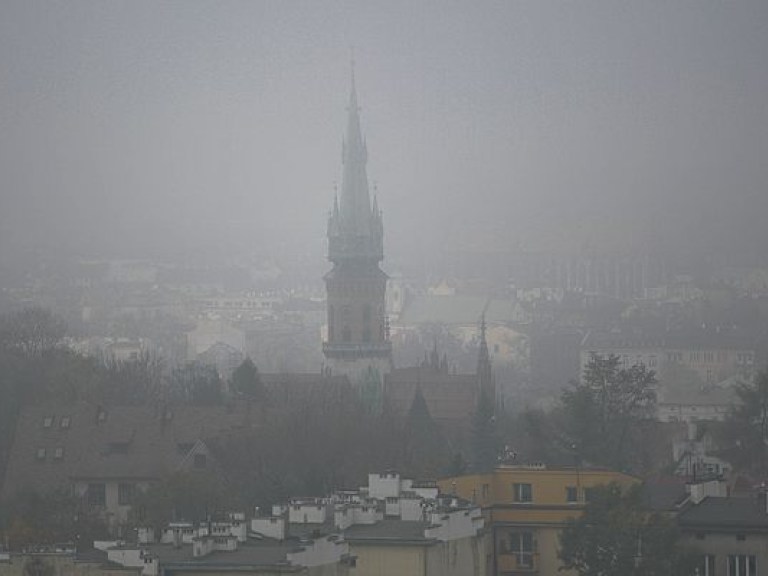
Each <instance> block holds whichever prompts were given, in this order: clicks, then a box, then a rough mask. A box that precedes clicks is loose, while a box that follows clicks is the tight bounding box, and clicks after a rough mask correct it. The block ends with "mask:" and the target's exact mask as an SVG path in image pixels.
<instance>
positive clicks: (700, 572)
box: [693, 554, 715, 576]
mask: <svg viewBox="0 0 768 576" xmlns="http://www.w3.org/2000/svg"><path fill="white" fill-rule="evenodd" d="M693 574H694V576H715V557H714V555H712V554H705V555H704V556H701V557H700V558H699V564H698V566H696V570H695V571H694V573H693Z"/></svg>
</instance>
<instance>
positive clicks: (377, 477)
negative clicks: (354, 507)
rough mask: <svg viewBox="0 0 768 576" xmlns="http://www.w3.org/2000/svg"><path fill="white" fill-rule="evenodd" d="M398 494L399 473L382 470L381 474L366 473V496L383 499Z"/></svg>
mask: <svg viewBox="0 0 768 576" xmlns="http://www.w3.org/2000/svg"><path fill="white" fill-rule="evenodd" d="M399 495H400V474H398V473H397V472H384V473H383V474H368V496H369V497H370V498H376V499H379V500H383V499H384V498H394V497H397V496H399Z"/></svg>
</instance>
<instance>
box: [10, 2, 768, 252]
mask: <svg viewBox="0 0 768 576" xmlns="http://www.w3.org/2000/svg"><path fill="white" fill-rule="evenodd" d="M352 46H354V52H355V60H356V62H357V85H358V93H359V96H360V101H361V105H362V108H363V109H362V123H363V130H364V131H365V133H366V136H367V140H368V148H369V166H368V175H369V178H370V180H371V182H372V184H374V183H375V184H376V185H377V186H378V190H379V202H380V205H381V207H382V209H383V210H384V217H385V234H386V237H387V239H386V244H387V251H388V257H389V258H390V259H391V260H395V261H396V260H397V259H398V258H402V257H404V255H405V254H408V253H417V252H420V251H423V252H426V253H429V252H430V251H431V250H435V249H437V247H439V246H440V245H443V244H446V245H449V246H457V245H467V246H469V247H472V248H504V247H509V246H521V247H523V248H531V249H534V248H542V247H543V248H548V247H555V248H561V247H569V248H571V249H575V248H580V247H584V246H591V247H596V246H601V245H611V246H618V245H623V244H635V245H637V244H645V245H648V244H651V245H658V244H664V243H670V242H675V243H679V244H685V245H698V246H702V245H705V244H706V245H712V246H719V245H724V244H727V245H730V246H737V247H755V246H758V247H765V246H767V245H768V241H767V240H768V233H766V230H768V226H766V225H765V223H764V220H765V217H766V216H768V66H766V61H765V59H766V55H767V54H768V3H767V2H765V1H764V0H755V1H740V2H721V1H716V2H715V1H712V2H708V1H705V0H692V1H683V0H676V1H674V2H669V1H658V2H657V1H653V0H644V1H642V2H630V1H626V2H623V1H616V0H610V1H601V2H598V1H588V0H587V1H579V2H543V1H541V0H533V1H530V2H515V1H506V2H470V1H467V2H448V1H439V2H431V1H423V2H390V1H387V2H384V1H381V2H335V1H310V2H294V1H290V2H283V1H275V2H261V1H256V0H253V1H240V2H237V1H215V2H214V1H206V2H202V1H194V0H180V1H176V2H170V1H168V2H156V1H152V2H142V1H135V0H131V1H124V2H117V1H114V2H113V1H92V2H83V1H73V0H67V1H60V2H57V1H46V2H37V1H31V0H18V1H17V0H4V1H3V2H2V3H0V253H2V254H5V255H7V254H8V253H11V252H17V251H20V250H29V249H30V248H33V247H34V248H36V249H39V250H49V249H50V250H52V249H59V250H69V251H71V252H75V253H82V254H85V255H96V254H98V253H102V254H107V253H120V254H121V255H123V256H132V255H141V254H143V253H153V252H154V253H157V252H160V250H159V248H158V247H159V246H160V245H167V246H169V247H170V248H171V251H179V250H187V251H195V250H205V251H208V252H212V253H224V252H229V251H231V252H236V253H248V252H251V251H258V250H260V249H261V248H263V247H265V246H269V247H272V246H277V247H279V248H280V250H282V251H283V252H284V253H285V252H292V253H302V254H303V253H306V254H309V255H316V254H319V255H321V256H322V251H323V250H324V244H323V237H324V234H325V223H326V220H325V219H326V214H327V212H328V210H329V208H330V206H331V201H332V197H333V190H334V183H335V182H338V180H339V178H340V174H341V162H340V160H341V136H342V133H343V130H344V122H345V104H346V101H347V97H348V89H349V60H350V49H351V47H352Z"/></svg>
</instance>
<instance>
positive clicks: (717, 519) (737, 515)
mask: <svg viewBox="0 0 768 576" xmlns="http://www.w3.org/2000/svg"><path fill="white" fill-rule="evenodd" d="M678 523H679V526H680V529H681V530H682V533H683V540H684V543H685V545H687V546H689V547H690V548H692V549H694V550H698V551H699V552H700V553H701V560H700V566H699V571H698V572H697V573H698V574H699V575H700V576H715V575H716V574H722V575H723V576H757V575H758V574H760V573H761V571H763V572H764V571H765V569H766V567H768V507H766V495H765V493H764V492H763V493H761V494H757V495H753V496H745V497H738V498H737V497H708V498H704V499H703V500H701V501H700V502H698V503H696V504H694V505H692V506H690V507H689V508H687V509H686V510H684V511H683V512H681V513H680V515H679V516H678Z"/></svg>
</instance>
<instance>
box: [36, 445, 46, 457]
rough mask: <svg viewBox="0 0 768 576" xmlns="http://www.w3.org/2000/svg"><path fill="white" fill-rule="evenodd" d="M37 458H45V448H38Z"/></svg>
mask: <svg viewBox="0 0 768 576" xmlns="http://www.w3.org/2000/svg"><path fill="white" fill-rule="evenodd" d="M37 459H38V460H45V448H38V449H37Z"/></svg>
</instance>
